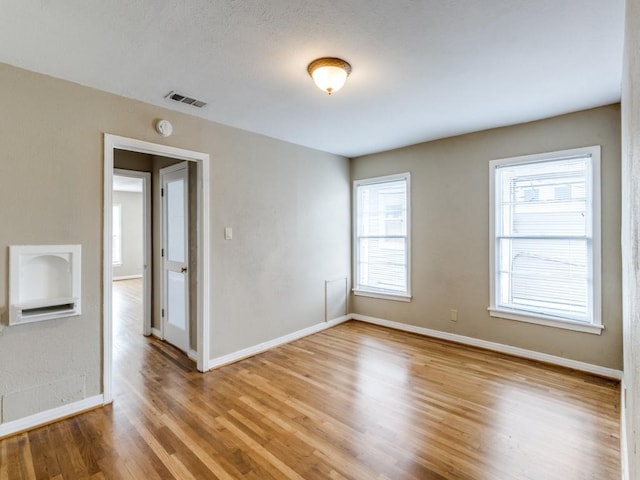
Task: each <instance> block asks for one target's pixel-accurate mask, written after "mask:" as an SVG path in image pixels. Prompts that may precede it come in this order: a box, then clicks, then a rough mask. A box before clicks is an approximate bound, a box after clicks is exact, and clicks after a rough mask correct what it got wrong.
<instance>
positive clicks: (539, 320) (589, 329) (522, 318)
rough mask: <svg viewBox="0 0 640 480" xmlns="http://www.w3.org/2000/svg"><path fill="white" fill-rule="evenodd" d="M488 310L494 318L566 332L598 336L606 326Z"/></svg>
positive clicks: (495, 309) (494, 309)
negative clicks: (559, 329)
mask: <svg viewBox="0 0 640 480" xmlns="http://www.w3.org/2000/svg"><path fill="white" fill-rule="evenodd" d="M488 310H489V315H491V316H492V317H497V318H504V319H506V320H516V321H518V322H526V323H534V324H537V325H545V326H547V327H556V328H563V329H565V330H573V331H576V332H585V333H593V334H596V335H600V334H601V333H602V330H604V325H596V324H593V323H584V322H578V321H576V320H560V319H556V318H552V317H545V316H542V315H540V316H538V315H533V314H523V313H520V312H517V311H515V310H503V309H498V308H495V307H489V308H488Z"/></svg>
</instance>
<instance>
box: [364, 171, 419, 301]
mask: <svg viewBox="0 0 640 480" xmlns="http://www.w3.org/2000/svg"><path fill="white" fill-rule="evenodd" d="M398 180H404V181H405V182H406V184H407V190H406V195H407V236H406V238H407V249H406V252H405V258H406V268H407V291H406V292H403V293H393V292H380V291H376V290H369V289H367V288H358V285H357V283H358V265H359V261H360V257H359V252H358V187H361V186H366V185H375V184H379V183H387V182H394V181H398ZM352 210H353V211H352V215H353V220H352V243H353V284H354V287H353V288H352V290H351V291H352V292H353V294H354V295H358V296H362V297H371V298H379V299H384V300H395V301H399V302H410V301H411V298H412V296H411V172H403V173H396V174H392V175H384V176H381V177H371V178H363V179H360V180H354V181H353V188H352Z"/></svg>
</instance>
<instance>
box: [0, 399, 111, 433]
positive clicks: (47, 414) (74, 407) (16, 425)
mask: <svg viewBox="0 0 640 480" xmlns="http://www.w3.org/2000/svg"><path fill="white" fill-rule="evenodd" d="M102 405H104V398H103V396H102V395H96V396H94V397H89V398H85V399H84V400H79V401H77V402H73V403H69V404H67V405H62V406H61V407H56V408H52V409H51V410H45V411H44V412H39V413H36V414H34V415H29V416H28V417H25V418H20V419H19V420H14V421H12V422H6V423H1V424H0V438H3V437H7V436H9V435H15V434H17V433H20V432H24V431H26V430H31V429H34V428H36V427H40V426H43V425H46V424H48V423H52V422H55V421H58V420H62V419H63V418H67V417H71V416H74V415H78V414H80V413H83V412H86V411H87V410H91V409H93V408H96V407H100V406H102Z"/></svg>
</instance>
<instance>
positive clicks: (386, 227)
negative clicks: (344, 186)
mask: <svg viewBox="0 0 640 480" xmlns="http://www.w3.org/2000/svg"><path fill="white" fill-rule="evenodd" d="M409 180H410V176H409V173H402V174H398V175H389V176H386V177H377V178H370V179H366V180H356V181H355V182H354V185H353V194H354V218H355V225H354V258H355V262H354V264H355V268H354V270H355V272H354V284H355V285H354V293H355V294H356V295H366V296H374V297H381V298H391V299H395V300H404V301H408V300H409V299H410V297H411V289H410V274H409V255H410V248H409V233H410V230H409V218H410V215H409V198H410V195H409Z"/></svg>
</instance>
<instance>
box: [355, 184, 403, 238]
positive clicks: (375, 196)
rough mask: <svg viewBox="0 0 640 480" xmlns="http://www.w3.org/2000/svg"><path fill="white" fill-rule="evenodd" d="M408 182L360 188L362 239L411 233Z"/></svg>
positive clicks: (359, 223) (359, 202) (359, 226)
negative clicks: (408, 227) (409, 230)
mask: <svg viewBox="0 0 640 480" xmlns="http://www.w3.org/2000/svg"><path fill="white" fill-rule="evenodd" d="M406 191H407V182H406V181H405V180H400V181H393V182H385V183H376V184H373V185H361V186H359V187H358V207H359V208H358V233H357V234H358V236H381V235H384V236H388V235H406V234H407V222H406V219H407V194H406Z"/></svg>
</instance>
